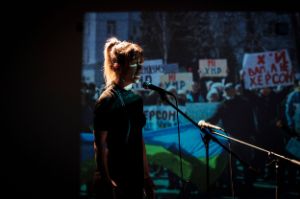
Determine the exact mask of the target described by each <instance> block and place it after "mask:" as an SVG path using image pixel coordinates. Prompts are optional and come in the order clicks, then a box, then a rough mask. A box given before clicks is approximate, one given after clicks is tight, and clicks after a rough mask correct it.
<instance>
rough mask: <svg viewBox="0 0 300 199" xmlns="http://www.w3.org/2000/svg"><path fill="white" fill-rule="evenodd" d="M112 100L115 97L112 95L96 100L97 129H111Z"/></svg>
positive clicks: (95, 122) (95, 125)
mask: <svg viewBox="0 0 300 199" xmlns="http://www.w3.org/2000/svg"><path fill="white" fill-rule="evenodd" d="M112 102H113V99H112V98H111V97H105V98H102V99H100V100H99V101H97V102H96V104H95V109H94V120H93V124H94V130H95V131H107V130H109V127H110V122H111V121H112V120H111V115H112V113H111V112H112Z"/></svg>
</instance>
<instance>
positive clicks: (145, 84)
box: [143, 82, 174, 96]
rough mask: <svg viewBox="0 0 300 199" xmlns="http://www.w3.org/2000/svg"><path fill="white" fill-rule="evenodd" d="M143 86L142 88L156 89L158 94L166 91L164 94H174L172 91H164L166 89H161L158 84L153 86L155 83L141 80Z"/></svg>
mask: <svg viewBox="0 0 300 199" xmlns="http://www.w3.org/2000/svg"><path fill="white" fill-rule="evenodd" d="M143 88H144V89H150V90H154V91H157V92H159V93H160V94H165V93H166V94H169V95H172V96H174V94H173V93H171V92H169V91H166V90H164V89H162V88H160V87H158V86H155V85H153V84H151V83H150V82H143Z"/></svg>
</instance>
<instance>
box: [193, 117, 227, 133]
mask: <svg viewBox="0 0 300 199" xmlns="http://www.w3.org/2000/svg"><path fill="white" fill-rule="evenodd" d="M198 125H199V126H200V128H209V129H217V130H221V131H224V130H223V129H222V128H221V127H219V126H216V125H213V124H210V123H208V122H205V121H204V120H200V121H199V122H198Z"/></svg>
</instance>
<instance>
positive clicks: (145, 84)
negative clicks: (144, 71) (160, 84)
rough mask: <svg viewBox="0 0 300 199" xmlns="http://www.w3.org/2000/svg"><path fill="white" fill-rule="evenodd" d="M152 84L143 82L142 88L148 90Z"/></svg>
mask: <svg viewBox="0 0 300 199" xmlns="http://www.w3.org/2000/svg"><path fill="white" fill-rule="evenodd" d="M150 84H151V83H150V82H143V85H142V86H143V88H144V89H148V88H149V85H150Z"/></svg>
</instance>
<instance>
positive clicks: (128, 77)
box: [124, 58, 143, 84]
mask: <svg viewBox="0 0 300 199" xmlns="http://www.w3.org/2000/svg"><path fill="white" fill-rule="evenodd" d="M142 64H143V63H142V59H141V58H138V59H134V60H132V61H130V62H129V64H128V66H126V69H127V70H126V73H125V74H124V80H125V82H126V83H128V84H131V83H136V82H138V81H139V79H140V78H141V76H140V74H141V69H142Z"/></svg>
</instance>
